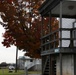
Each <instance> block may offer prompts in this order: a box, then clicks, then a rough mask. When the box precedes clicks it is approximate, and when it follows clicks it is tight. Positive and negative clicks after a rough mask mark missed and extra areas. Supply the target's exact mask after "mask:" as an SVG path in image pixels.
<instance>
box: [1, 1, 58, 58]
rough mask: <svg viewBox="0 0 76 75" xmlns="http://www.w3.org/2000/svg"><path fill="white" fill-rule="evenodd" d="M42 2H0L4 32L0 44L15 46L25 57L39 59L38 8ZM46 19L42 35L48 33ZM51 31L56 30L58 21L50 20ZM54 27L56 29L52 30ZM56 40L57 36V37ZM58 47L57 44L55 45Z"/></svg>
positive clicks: (39, 25) (39, 24) (39, 29)
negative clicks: (23, 52)
mask: <svg viewBox="0 0 76 75" xmlns="http://www.w3.org/2000/svg"><path fill="white" fill-rule="evenodd" d="M43 1H44V0H0V12H1V14H0V15H1V18H2V19H3V22H4V23H2V22H1V24H2V25H3V27H4V28H5V30H6V32H5V33H4V35H3V37H4V38H5V39H4V41H3V42H2V44H3V45H4V46H6V47H10V46H11V45H13V44H14V45H15V46H17V47H18V48H19V50H23V51H26V53H25V55H27V56H30V57H34V58H40V45H41V41H40V37H41V17H40V14H39V13H38V10H37V9H38V8H39V6H40V5H41V4H42V3H43ZM48 19H49V18H48V17H47V18H44V26H43V29H44V33H43V34H44V35H45V34H47V33H48V29H49V27H47V23H48ZM51 23H52V31H53V30H56V29H57V28H58V21H57V19H56V18H52V22H51ZM54 26H55V27H56V28H54ZM57 38H58V35H57ZM57 45H58V44H57Z"/></svg>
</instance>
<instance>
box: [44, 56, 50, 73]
mask: <svg viewBox="0 0 76 75" xmlns="http://www.w3.org/2000/svg"><path fill="white" fill-rule="evenodd" d="M48 59H49V56H47V59H46V61H45V64H44V67H43V73H44V71H45V68H46V65H47V61H48Z"/></svg>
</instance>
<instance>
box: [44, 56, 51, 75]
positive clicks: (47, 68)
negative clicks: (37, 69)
mask: <svg viewBox="0 0 76 75" xmlns="http://www.w3.org/2000/svg"><path fill="white" fill-rule="evenodd" d="M49 66H50V59H49V57H47V59H46V60H45V64H44V68H43V75H49V71H50V70H49V68H50V67H49Z"/></svg>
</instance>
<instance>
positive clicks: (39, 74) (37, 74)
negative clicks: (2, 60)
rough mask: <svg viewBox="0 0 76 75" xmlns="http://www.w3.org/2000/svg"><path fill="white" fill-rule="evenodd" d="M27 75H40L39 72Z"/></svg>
mask: <svg viewBox="0 0 76 75" xmlns="http://www.w3.org/2000/svg"><path fill="white" fill-rule="evenodd" d="M28 75H41V74H28Z"/></svg>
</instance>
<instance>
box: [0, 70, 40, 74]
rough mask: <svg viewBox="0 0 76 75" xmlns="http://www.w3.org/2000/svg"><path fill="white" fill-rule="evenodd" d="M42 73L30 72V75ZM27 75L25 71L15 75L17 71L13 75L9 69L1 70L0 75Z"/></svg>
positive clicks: (19, 71)
mask: <svg viewBox="0 0 76 75" xmlns="http://www.w3.org/2000/svg"><path fill="white" fill-rule="evenodd" d="M38 73H40V71H28V74H38ZM22 74H25V72H24V70H18V71H17V73H15V70H14V71H13V72H12V73H9V70H8V69H0V75H22Z"/></svg>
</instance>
